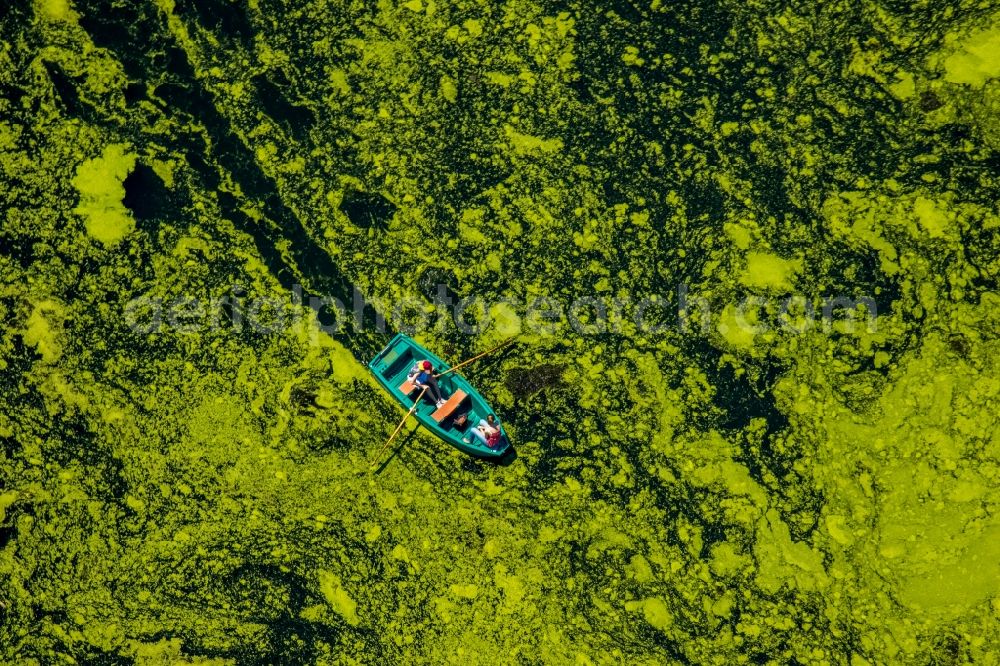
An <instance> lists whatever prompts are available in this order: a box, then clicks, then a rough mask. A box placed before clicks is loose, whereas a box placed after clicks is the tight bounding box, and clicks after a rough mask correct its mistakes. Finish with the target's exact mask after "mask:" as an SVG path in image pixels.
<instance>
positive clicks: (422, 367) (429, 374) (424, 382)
mask: <svg viewBox="0 0 1000 666" xmlns="http://www.w3.org/2000/svg"><path fill="white" fill-rule="evenodd" d="M406 378H407V379H409V380H410V381H411V382H413V384H414V385H415V386H419V387H420V388H426V389H427V393H428V395H430V397H431V399H432V400H433V401H434V404H435V406H437V407H440V406H441V405H443V404H444V402H445V401H444V397H443V396H442V395H441V387H440V386H438V381H437V378H436V377H435V376H434V364H433V363H431V362H430V361H427V360H424V361H419V362H417V363H415V364H414V365H413V367H412V368H410V372H409V373H408V374H407V376H406Z"/></svg>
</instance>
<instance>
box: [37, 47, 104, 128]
mask: <svg viewBox="0 0 1000 666" xmlns="http://www.w3.org/2000/svg"><path fill="white" fill-rule="evenodd" d="M43 63H44V65H45V71H46V73H48V75H49V80H50V81H52V87H53V89H54V90H55V91H56V96H57V97H58V99H59V101H60V102H61V103H62V106H63V108H64V109H65V110H66V113H67V114H68V115H69V116H71V117H73V118H82V119H83V120H86V121H88V122H92V121H94V120H95V118H96V116H95V113H94V109H93V107H91V106H90V105H89V104H87V103H86V102H84V101H83V99H81V98H80V93H79V92H78V91H77V86H78V84H79V82H80V81H81V80H82V79H83V77H80V76H75V77H71V76H69V75H68V74H67V73H66V72H65V71H63V69H62V67H60V66H59V65H58V64H56V63H54V62H50V61H48V60H45V61H43Z"/></svg>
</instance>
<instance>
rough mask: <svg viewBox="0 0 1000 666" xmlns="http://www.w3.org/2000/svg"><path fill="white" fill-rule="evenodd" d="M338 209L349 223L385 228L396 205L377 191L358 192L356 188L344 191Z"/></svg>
mask: <svg viewBox="0 0 1000 666" xmlns="http://www.w3.org/2000/svg"><path fill="white" fill-rule="evenodd" d="M340 210H341V211H342V212H343V213H344V215H346V216H347V218H348V219H349V220H350V221H351V224H353V225H355V226H357V227H361V228H362V229H371V228H377V229H386V228H387V227H388V226H389V220H391V219H392V216H393V215H395V214H396V210H397V208H396V206H395V205H394V204H393V203H392V202H390V201H389V200H388V199H386V198H385V197H384V196H382V195H381V194H379V193H378V192H374V193H369V192H359V191H357V190H355V191H351V192H345V193H344V199H343V201H342V202H341V203H340Z"/></svg>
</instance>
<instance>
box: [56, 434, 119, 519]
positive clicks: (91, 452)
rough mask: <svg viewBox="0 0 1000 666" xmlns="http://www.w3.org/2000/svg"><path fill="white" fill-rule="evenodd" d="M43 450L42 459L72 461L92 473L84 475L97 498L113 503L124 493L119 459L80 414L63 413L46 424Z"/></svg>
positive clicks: (67, 464)
mask: <svg viewBox="0 0 1000 666" xmlns="http://www.w3.org/2000/svg"><path fill="white" fill-rule="evenodd" d="M44 452H45V458H46V460H50V461H52V462H55V463H56V464H58V465H59V466H61V467H72V466H73V465H74V464H75V463H80V464H81V465H82V466H83V467H85V468H86V469H87V470H88V471H89V472H90V474H91V475H92V477H88V482H89V483H88V485H91V486H92V487H91V492H92V493H93V494H94V496H95V497H97V498H99V499H102V500H106V501H109V502H112V503H114V502H116V501H117V500H120V499H121V498H123V497H125V495H126V494H127V493H128V483H127V482H126V481H125V476H124V465H123V464H122V461H121V459H119V458H117V457H115V456H114V454H113V452H112V450H111V448H110V447H109V446H108V445H107V444H106V443H105V442H102V441H101V440H99V439H98V437H97V435H96V434H95V433H94V432H93V431H92V430H90V428H89V427H88V423H87V421H86V419H85V418H84V417H82V416H80V415H75V416H67V415H63V417H61V418H59V419H57V420H54V421H53V422H52V423H51V424H50V426H49V428H48V432H47V436H46V438H45V444H44Z"/></svg>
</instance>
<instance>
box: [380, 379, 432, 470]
mask: <svg viewBox="0 0 1000 666" xmlns="http://www.w3.org/2000/svg"><path fill="white" fill-rule="evenodd" d="M426 391H427V387H426V386H425V387H424V388H423V390H421V391H420V395H418V396H417V399H416V400H414V401H413V406H412V407H410V411H408V412H406V416H404V417H403V420H402V421H400V422H399V425H398V426H396V429H395V430H393V431H392V435H390V436H389V441H387V442H386V443H385V444H384V445H383V446H382V448H381V449H380V450H379V452H378V454H377V455H376V456H375V457H374V458H372V461H371V465H372V466H374V465H375V462H376V461H377V460H378V459H379V458H381V457H382V453H384V452H385V450H386V449H387V448H388V447H389V444H391V443H392V440H394V439H396V435H398V434H399V431H400V430H402V429H403V425H405V424H406V419H408V418H410V415H411V414H412V413H413V412H414V411H416V409H417V405H419V404H420V401H421V400H422V399H423V397H424V393H425V392H426Z"/></svg>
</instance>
